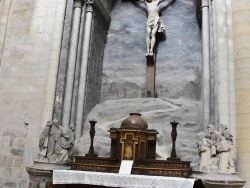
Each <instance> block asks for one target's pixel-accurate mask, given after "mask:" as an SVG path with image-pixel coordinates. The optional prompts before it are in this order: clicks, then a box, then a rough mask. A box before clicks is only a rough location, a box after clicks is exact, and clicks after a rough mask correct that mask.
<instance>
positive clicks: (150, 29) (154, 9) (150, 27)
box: [139, 0, 176, 56]
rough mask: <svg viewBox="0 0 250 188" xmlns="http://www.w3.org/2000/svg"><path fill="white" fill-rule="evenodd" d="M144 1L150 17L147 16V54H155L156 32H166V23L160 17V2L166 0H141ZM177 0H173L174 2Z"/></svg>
mask: <svg viewBox="0 0 250 188" xmlns="http://www.w3.org/2000/svg"><path fill="white" fill-rule="evenodd" d="M139 1H141V2H144V3H145V4H146V6H147V12H148V18H147V24H146V25H147V36H146V45H147V52H146V54H145V56H153V55H154V46H155V43H156V36H155V35H156V33H157V32H164V31H165V28H164V24H163V22H162V19H161V17H160V13H159V12H160V6H159V4H160V3H161V2H163V1H165V0H139ZM174 1H176V0H173V2H174Z"/></svg>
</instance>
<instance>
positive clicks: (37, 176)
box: [26, 161, 70, 188]
mask: <svg viewBox="0 0 250 188" xmlns="http://www.w3.org/2000/svg"><path fill="white" fill-rule="evenodd" d="M67 169H70V166H69V165H68V164H52V163H45V162H36V161H35V162H34V165H33V166H30V167H27V168H26V170H27V172H28V174H29V179H30V183H29V188H37V187H40V188H45V187H52V174H53V170H67Z"/></svg>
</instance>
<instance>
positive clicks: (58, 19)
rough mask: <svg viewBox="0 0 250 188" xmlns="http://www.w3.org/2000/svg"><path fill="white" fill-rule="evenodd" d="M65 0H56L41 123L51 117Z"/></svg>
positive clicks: (43, 123) (44, 123) (44, 122)
mask: <svg viewBox="0 0 250 188" xmlns="http://www.w3.org/2000/svg"><path fill="white" fill-rule="evenodd" d="M66 3H67V0H57V4H56V12H55V20H54V31H53V36H52V41H51V47H50V58H49V70H48V76H47V87H46V93H45V100H44V107H43V119H42V125H46V122H47V121H48V120H51V119H52V115H53V106H54V99H55V90H56V79H57V72H58V63H59V56H60V48H61V42H62V34H63V26H64V16H65V8H66Z"/></svg>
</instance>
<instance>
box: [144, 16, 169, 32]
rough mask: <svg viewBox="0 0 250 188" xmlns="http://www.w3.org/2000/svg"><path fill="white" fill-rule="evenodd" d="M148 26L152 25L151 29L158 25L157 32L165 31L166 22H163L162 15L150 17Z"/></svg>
mask: <svg viewBox="0 0 250 188" xmlns="http://www.w3.org/2000/svg"><path fill="white" fill-rule="evenodd" d="M147 27H150V28H151V29H153V28H155V27H158V30H157V32H164V31H165V27H164V23H163V21H162V19H161V17H158V18H148V19H147Z"/></svg>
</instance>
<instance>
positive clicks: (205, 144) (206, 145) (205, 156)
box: [196, 132, 212, 171]
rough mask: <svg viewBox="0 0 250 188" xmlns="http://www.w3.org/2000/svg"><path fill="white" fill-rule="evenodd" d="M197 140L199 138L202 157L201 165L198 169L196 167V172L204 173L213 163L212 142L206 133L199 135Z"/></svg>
mask: <svg viewBox="0 0 250 188" xmlns="http://www.w3.org/2000/svg"><path fill="white" fill-rule="evenodd" d="M197 138H198V141H197V146H198V151H199V156H200V164H199V166H198V167H196V170H199V171H204V170H205V168H206V167H207V166H209V165H210V163H211V156H212V151H211V146H212V142H211V140H210V137H209V135H208V134H206V133H204V132H201V133H198V135H197Z"/></svg>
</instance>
